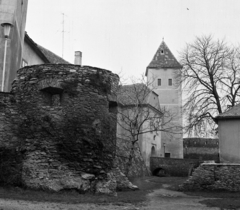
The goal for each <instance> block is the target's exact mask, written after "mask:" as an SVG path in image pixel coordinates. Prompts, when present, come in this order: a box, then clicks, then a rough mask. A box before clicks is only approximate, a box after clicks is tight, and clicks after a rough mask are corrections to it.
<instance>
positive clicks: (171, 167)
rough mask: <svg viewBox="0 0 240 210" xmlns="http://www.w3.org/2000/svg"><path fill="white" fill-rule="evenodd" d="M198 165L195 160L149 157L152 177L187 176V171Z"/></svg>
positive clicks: (198, 161) (197, 161)
mask: <svg viewBox="0 0 240 210" xmlns="http://www.w3.org/2000/svg"><path fill="white" fill-rule="evenodd" d="M199 163H200V160H197V159H178V158H162V157H151V158H150V170H151V173H152V175H166V174H169V175H171V176H188V172H189V169H190V168H192V167H193V166H194V165H199Z"/></svg>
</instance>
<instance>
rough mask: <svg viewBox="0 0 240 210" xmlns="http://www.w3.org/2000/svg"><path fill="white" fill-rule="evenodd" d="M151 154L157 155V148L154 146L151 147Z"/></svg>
mask: <svg viewBox="0 0 240 210" xmlns="http://www.w3.org/2000/svg"><path fill="white" fill-rule="evenodd" d="M151 156H156V149H155V147H154V146H152V148H151Z"/></svg>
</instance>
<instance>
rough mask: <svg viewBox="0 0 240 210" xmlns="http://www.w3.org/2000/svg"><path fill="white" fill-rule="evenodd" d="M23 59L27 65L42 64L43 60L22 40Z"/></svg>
mask: <svg viewBox="0 0 240 210" xmlns="http://www.w3.org/2000/svg"><path fill="white" fill-rule="evenodd" d="M23 49H24V50H23V60H24V61H26V62H27V65H28V66H30V65H38V64H44V63H45V62H44V61H43V60H42V59H41V58H40V57H39V56H38V55H37V54H36V53H35V52H34V51H33V50H32V48H31V47H30V46H29V45H28V44H27V43H26V42H24V48H23Z"/></svg>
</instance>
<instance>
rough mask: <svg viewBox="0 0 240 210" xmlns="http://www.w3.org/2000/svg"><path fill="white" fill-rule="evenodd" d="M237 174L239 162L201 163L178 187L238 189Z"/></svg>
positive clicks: (239, 171) (239, 184)
mask: <svg viewBox="0 0 240 210" xmlns="http://www.w3.org/2000/svg"><path fill="white" fill-rule="evenodd" d="M239 174H240V164H224V163H218V164H214V163H203V164H201V165H200V166H199V167H198V168H197V169H195V171H194V172H193V175H192V176H190V177H189V179H188V180H187V181H186V182H185V183H184V184H183V185H182V186H180V189H182V190H204V189H208V190H228V191H240V176H239Z"/></svg>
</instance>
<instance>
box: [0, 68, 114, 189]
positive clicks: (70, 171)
mask: <svg viewBox="0 0 240 210" xmlns="http://www.w3.org/2000/svg"><path fill="white" fill-rule="evenodd" d="M117 84H118V76H117V75H115V74H112V73H111V72H110V71H107V70H102V69H98V68H93V67H88V66H83V67H81V66H75V65H68V64H65V65H63V64H58V65H56V64H55V65H54V64H45V65H36V66H28V67H25V68H22V69H20V70H18V76H17V79H16V80H14V82H13V84H12V93H11V94H3V93H1V94H0V120H1V122H0V147H5V148H11V147H12V148H14V149H15V150H17V151H19V152H21V154H22V156H23V162H22V179H23V182H24V183H25V185H27V186H29V187H33V188H39V187H41V188H45V187H46V188H47V187H48V188H50V189H51V188H52V189H54V190H56V189H57V188H59V189H61V187H64V186H67V187H71V186H73V185H76V184H77V183H78V185H79V186H78V187H79V189H85V190H86V188H88V187H89V182H90V181H91V179H92V180H95V177H97V179H98V180H100V179H104V178H107V177H108V172H109V171H110V170H111V169H112V168H113V162H114V161H113V160H114V157H115V151H116V109H115V107H113V106H111V108H110V107H109V104H110V100H109V98H112V97H109V95H111V93H112V91H113V90H114V88H116V86H117ZM111 100H112V99H111ZM86 173H88V174H92V176H89V175H88V176H86Z"/></svg>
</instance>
